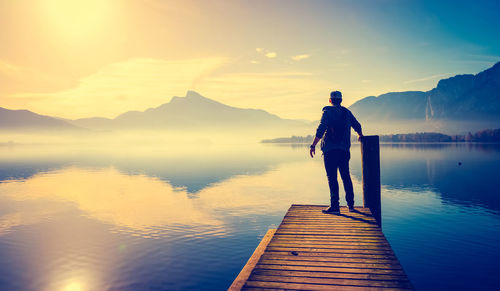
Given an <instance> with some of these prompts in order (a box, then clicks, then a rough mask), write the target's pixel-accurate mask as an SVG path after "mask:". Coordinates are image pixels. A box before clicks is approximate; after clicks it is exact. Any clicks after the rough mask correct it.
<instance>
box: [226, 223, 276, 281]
mask: <svg viewBox="0 0 500 291" xmlns="http://www.w3.org/2000/svg"><path fill="white" fill-rule="evenodd" d="M275 232H276V229H269V230H268V231H267V233H266V235H264V237H263V238H262V240H261V241H260V243H259V245H258V246H257V248H256V249H255V251H254V252H253V254H252V256H251V257H250V259H248V261H247V263H246V264H245V266H244V267H243V269H242V270H241V272H240V273H239V274H238V276H237V277H236V279H234V281H233V284H231V286H230V287H229V289H228V290H230V291H236V290H241V288H242V287H243V285H245V282H246V281H247V280H248V277H250V274H251V273H252V271H253V269H254V268H255V266H256V265H257V263H258V262H259V260H260V257H261V256H262V254H264V252H265V250H266V247H267V245H268V244H269V242H270V241H271V239H272V238H273V235H274V233H275Z"/></svg>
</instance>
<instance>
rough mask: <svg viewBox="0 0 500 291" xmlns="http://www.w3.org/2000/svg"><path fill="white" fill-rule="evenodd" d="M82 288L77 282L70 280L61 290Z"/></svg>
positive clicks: (78, 289)
mask: <svg viewBox="0 0 500 291" xmlns="http://www.w3.org/2000/svg"><path fill="white" fill-rule="evenodd" d="M81 290H83V286H82V284H81V283H79V282H71V283H69V284H68V285H66V286H64V289H63V291H81Z"/></svg>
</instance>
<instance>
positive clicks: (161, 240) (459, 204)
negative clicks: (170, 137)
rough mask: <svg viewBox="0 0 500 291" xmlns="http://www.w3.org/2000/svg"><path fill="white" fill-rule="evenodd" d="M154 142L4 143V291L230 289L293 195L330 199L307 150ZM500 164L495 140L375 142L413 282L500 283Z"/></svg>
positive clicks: (388, 224) (390, 219)
mask: <svg viewBox="0 0 500 291" xmlns="http://www.w3.org/2000/svg"><path fill="white" fill-rule="evenodd" d="M148 138H149V139H148ZM197 138H199V137H192V138H191V140H196V139H197ZM151 139H152V138H151V137H147V136H145V138H144V139H143V140H142V142H136V143H133V142H129V143H125V145H124V144H123V143H122V145H121V146H118V145H119V144H120V142H122V141H123V140H118V139H116V140H115V142H113V138H111V137H110V138H109V141H110V142H109V143H104V142H101V143H91V142H89V143H88V144H85V145H77V144H76V143H73V144H72V145H69V144H64V145H62V144H58V145H49V144H46V143H45V144H34V145H33V144H31V145H29V144H26V143H25V144H13V145H12V144H11V145H3V146H0V180H1V182H0V257H1V258H2V261H3V263H2V264H1V265H0V286H2V289H5V290H20V289H22V290H64V288H70V287H72V286H73V287H75V288H76V287H78V288H82V289H84V290H85V289H88V290H99V289H111V290H143V289H148V288H150V289H155V288H157V289H158V288H164V289H192V290H194V289H196V290H222V289H225V288H227V287H228V286H229V285H230V284H231V282H232V280H233V279H234V278H235V277H236V275H237V274H238V272H239V271H240V270H241V268H242V267H243V265H244V264H245V262H246V260H247V259H248V257H249V256H250V255H251V253H252V252H253V250H254V249H255V247H256V246H257V244H258V243H259V241H260V239H261V238H262V236H263V235H264V234H265V232H266V231H267V229H268V228H269V227H277V225H279V223H280V222H281V219H282V218H283V215H284V214H285V212H286V211H287V209H288V207H289V206H290V204H292V203H308V204H327V203H328V201H329V197H328V185H327V181H326V177H325V173H324V168H323V164H322V159H321V157H320V155H318V156H317V157H316V158H314V159H310V158H309V157H308V148H307V147H302V146H289V145H269V144H267V145H263V144H258V143H255V142H250V141H242V140H238V139H236V138H235V139H233V140H231V139H228V140H226V141H224V142H221V141H219V140H215V141H213V142H203V141H204V139H198V142H190V143H186V142H185V140H182V139H180V138H179V139H178V140H177V141H178V142H177V143H174V144H170V145H167V143H165V142H162V140H160V139H156V142H155V143H150V141H151ZM185 139H188V138H187V137H185ZM129 140H130V139H129ZM205 141H206V140H205ZM148 142H149V143H148ZM351 151H352V158H351V174H352V177H353V183H354V190H355V201H356V205H362V195H361V163H360V154H359V146H358V145H353V148H352V149H351ZM499 162H500V147H499V146H498V145H492V144H382V145H381V173H382V199H383V200H382V216H383V231H384V233H385V235H386V237H387V238H388V240H389V242H390V244H391V246H392V247H393V248H394V251H395V253H396V255H397V256H398V258H399V259H400V261H401V264H402V265H403V267H404V268H405V271H406V272H407V274H408V276H409V278H410V280H411V281H412V283H413V284H414V286H415V287H416V289H422V290H428V289H436V290H437V289H441V290H442V289H497V288H498V283H497V282H496V276H497V271H496V270H497V267H496V265H495V264H496V261H497V260H498V259H500V254H499V253H498V251H497V246H498V244H499V243H500V228H499V227H498V226H499V225H500V199H499V198H498V195H496V194H497V192H498V191H497V190H496V189H495V187H494V181H495V179H496V173H498V171H499V170H500V163H499ZM341 196H343V191H341ZM341 203H342V204H344V205H345V201H343V198H342V200H341ZM207 266H208V267H207ZM436 278H439V280H436ZM478 282H480V284H479V285H478ZM68 286H69V287H68Z"/></svg>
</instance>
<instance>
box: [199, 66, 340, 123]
mask: <svg viewBox="0 0 500 291" xmlns="http://www.w3.org/2000/svg"><path fill="white" fill-rule="evenodd" d="M336 87H338V84H334V83H332V82H330V81H328V80H324V79H321V78H319V77H318V76H316V75H315V74H313V73H310V72H301V71H275V72H265V73H232V74H221V75H216V76H210V77H208V78H206V79H205V80H204V82H203V83H202V84H200V85H199V86H198V88H199V90H200V92H201V93H202V94H204V95H205V96H207V97H209V98H214V99H216V100H217V101H219V102H222V103H225V104H228V105H231V106H236V107H243V108H260V109H264V110H267V111H269V112H271V113H274V114H277V115H279V116H280V117H283V118H305V119H310V118H311V116H317V115H318V114H320V112H318V111H320V110H318V108H319V109H321V108H322V107H323V106H325V105H327V102H328V94H329V92H330V91H331V88H336ZM315 118H316V117H315ZM317 118H319V117H317Z"/></svg>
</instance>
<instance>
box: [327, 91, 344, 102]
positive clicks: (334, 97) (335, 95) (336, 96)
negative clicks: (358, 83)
mask: <svg viewBox="0 0 500 291" xmlns="http://www.w3.org/2000/svg"><path fill="white" fill-rule="evenodd" d="M330 103H332V104H333V105H340V103H342V93H340V91H332V93H330Z"/></svg>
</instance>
